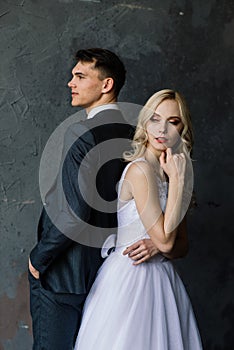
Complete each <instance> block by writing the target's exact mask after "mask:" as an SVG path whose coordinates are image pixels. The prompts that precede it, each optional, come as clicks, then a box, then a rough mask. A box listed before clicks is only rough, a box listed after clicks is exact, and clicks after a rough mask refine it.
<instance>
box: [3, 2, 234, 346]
mask: <svg viewBox="0 0 234 350" xmlns="http://www.w3.org/2000/svg"><path fill="white" fill-rule="evenodd" d="M0 29H1V30H0V36H1V45H0V50H1V56H0V144H1V152H0V185H1V186H0V204H1V212H0V225H1V231H0V233H1V240H0V262H1V264H0V266H1V283H0V349H1V350H2V349H4V350H16V349H17V350H29V349H30V348H31V343H32V337H31V330H30V328H31V324H30V317H29V302H28V283H27V277H26V270H27V258H28V253H29V251H30V249H31V248H32V246H33V245H34V243H35V241H36V226H37V221H38V217H39V213H40V210H41V200H40V194H39V186H38V168H39V162H40V156H41V153H42V151H43V147H44V145H45V143H46V140H47V139H48V137H49V136H50V134H51V133H52V131H53V130H54V129H55V128H56V126H58V125H59V124H60V123H61V122H62V121H63V120H64V119H65V118H67V117H68V116H69V115H71V114H73V113H74V112H75V110H74V109H72V108H71V107H70V94H69V89H68V88H67V87H66V84H67V81H68V80H69V79H70V76H71V74H70V71H71V68H72V65H73V54H74V53H75V52H76V50H77V49H78V48H84V47H95V46H101V47H106V48H108V49H111V50H113V51H115V52H116V53H118V54H119V55H120V56H121V57H122V59H123V61H124V62H125V64H126V67H127V70H128V78H127V83H126V86H125V87H124V89H123V91H122V93H121V96H120V101H128V102H134V103H138V104H144V102H145V101H146V99H147V98H148V97H149V96H150V95H151V94H152V93H153V92H155V91H157V90H159V89H161V88H166V87H169V88H176V89H177V90H179V91H181V92H182V93H183V94H184V95H185V97H186V98H187V101H188V103H189V105H190V108H191V112H192V117H193V124H194V129H195V148H194V155H193V156H194V159H195V162H194V169H195V190H196V196H197V204H198V205H197V207H196V208H194V209H193V210H192V212H191V213H190V215H189V238H190V252H189V254H188V256H187V257H186V258H185V259H183V260H181V261H180V262H178V263H177V266H178V269H179V271H180V273H181V276H182V278H183V280H184V283H185V285H186V287H187V290H188V292H189V295H190V297H191V300H192V303H193V306H194V310H195V313H196V316H197V319H198V323H199V327H200V330H201V335H202V338H203V341H204V348H205V349H206V350H211V349H212V350H228V349H233V348H234V337H233V331H232V329H233V322H234V316H233V315H234V302H233V296H232V295H233V293H232V292H233V259H232V256H233V248H232V244H233V222H232V220H231V219H232V216H231V208H230V204H231V203H232V202H233V192H232V193H231V189H232V188H233V185H232V180H233V154H232V153H231V141H232V138H231V137H232V131H233V96H234V88H233V78H234V77H233V62H234V2H233V1H232V0H223V1H218V0H206V1H201V0H194V1H191V0H188V1H186V0H142V1H139V0H135V1H126V0H114V1H109V0H93V1H92V0H89V1H88V0H86V1H85V0H83V1H79V0H50V1H47V0H40V1H39V0H5V1H3V0H0ZM229 181H230V182H229ZM231 277H232V278H231ZM120 350H121V349H120Z"/></svg>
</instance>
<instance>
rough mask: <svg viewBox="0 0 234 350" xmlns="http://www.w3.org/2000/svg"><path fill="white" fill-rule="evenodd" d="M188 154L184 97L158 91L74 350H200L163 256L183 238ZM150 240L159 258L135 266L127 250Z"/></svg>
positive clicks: (139, 133) (142, 124)
mask: <svg viewBox="0 0 234 350" xmlns="http://www.w3.org/2000/svg"><path fill="white" fill-rule="evenodd" d="M191 148H192V129H191V121H190V115H189V111H188V109H187V107H186V103H185V101H184V99H183V97H182V96H181V95H180V94H179V93H177V92H175V91H173V90H162V91H159V92H157V93H155V94H154V95H153V96H152V97H151V98H150V99H149V100H148V101H147V103H146V105H145V107H144V108H143V109H142V111H141V113H140V115H139V119H138V125H137V128H136V132H135V136H134V140H133V151H132V153H130V154H129V153H126V154H125V159H126V160H127V161H129V163H128V165H127V166H126V168H125V170H124V172H123V174H122V177H121V179H120V183H119V189H118V234H117V242H116V249H115V251H114V252H112V253H111V254H110V255H109V257H108V258H107V259H106V260H105V262H104V264H103V265H102V266H101V268H100V269H99V271H98V274H97V277H96V280H95V282H94V284H93V286H92V288H91V291H90V293H89V295H88V298H87V299H86V302H85V306H84V313H83V318H82V323H81V327H80V330H79V333H78V337H77V340H76V344H75V350H129V349H134V350H200V349H202V344H201V339H200V335H199V331H198V328H197V324H196V320H195V317H194V313H193V310H192V306H191V303H190V300H189V298H188V295H187V293H186V290H185V288H184V285H183V283H182V281H181V279H180V277H179V275H178V274H177V272H176V270H175V268H174V267H173V264H172V262H171V261H170V260H169V259H167V258H166V256H167V254H169V253H170V252H171V251H172V250H173V246H174V244H175V240H176V239H177V238H178V237H179V236H183V235H186V232H185V225H184V222H185V214H186V210H187V208H188V202H189V200H190V196H188V195H187V190H186V189H187V188H188V187H189V186H188V183H189V180H190V179H189V177H191V176H190V175H191V174H190V175H189V176H188V164H189V161H190V158H189V152H190V151H191ZM188 197H189V198H188ZM149 237H150V238H151V240H152V241H153V243H154V244H155V246H156V247H157V248H158V249H159V251H160V254H157V255H155V256H154V257H152V258H151V259H150V260H148V261H147V262H143V263H141V264H138V265H137V266H134V264H132V261H131V259H129V258H128V256H127V254H128V253H130V251H129V249H128V247H129V246H130V245H132V244H133V243H134V242H137V241H138V240H139V239H144V238H149ZM123 253H124V254H123ZM138 255H139V257H138V258H139V259H140V258H141V254H138Z"/></svg>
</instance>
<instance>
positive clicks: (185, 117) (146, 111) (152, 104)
mask: <svg viewBox="0 0 234 350" xmlns="http://www.w3.org/2000/svg"><path fill="white" fill-rule="evenodd" d="M165 100H175V101H177V103H178V106H179V110H180V116H181V121H182V123H183V129H182V132H181V135H180V136H181V141H182V149H180V152H181V151H184V152H186V153H190V152H191V150H192V146H193V131H192V122H191V117H190V112H189V109H188V107H187V104H186V101H185V99H184V97H183V96H182V95H181V94H180V93H179V92H177V91H174V90H170V89H164V90H160V91H158V92H156V93H155V94H154V95H153V96H151V97H150V98H149V99H148V101H147V102H146V104H145V106H144V107H143V108H142V110H141V112H140V114H139V117H138V123H137V127H136V131H135V135H134V137H133V142H132V147H133V150H132V151H130V152H129V151H128V152H124V159H125V160H127V161H132V160H134V159H136V158H140V157H142V156H143V155H144V153H145V150H146V145H147V141H148V134H147V132H146V124H147V122H148V121H149V120H150V118H151V117H152V115H153V113H154V112H155V110H156V108H157V107H158V106H159V105H160V103H162V102H163V101H165Z"/></svg>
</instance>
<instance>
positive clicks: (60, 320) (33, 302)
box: [28, 272, 87, 350]
mask: <svg viewBox="0 0 234 350" xmlns="http://www.w3.org/2000/svg"><path fill="white" fill-rule="evenodd" d="M28 278H29V283H30V311H31V316H32V324H33V338H34V343H33V350H72V349H73V346H74V344H75V340H76V337H77V333H78V330H79V327H80V322H81V315H82V309H83V305H84V302H85V299H86V296H87V294H57V293H53V292H52V291H50V290H46V289H45V288H43V286H42V284H41V281H40V280H39V279H36V278H34V277H33V276H32V274H31V273H30V272H29V275H28Z"/></svg>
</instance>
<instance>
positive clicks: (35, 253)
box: [29, 48, 181, 350]
mask: <svg viewBox="0 0 234 350" xmlns="http://www.w3.org/2000/svg"><path fill="white" fill-rule="evenodd" d="M76 59H77V64H76V65H75V67H74V68H73V70H72V76H73V77H72V80H71V81H70V82H69V83H68V86H69V88H70V89H71V93H72V106H74V107H77V106H81V107H83V108H85V109H86V113H87V120H85V121H84V122H80V123H77V124H75V125H74V130H75V131H74V133H73V136H74V134H75V135H76V133H77V138H76V139H75V141H74V142H73V143H72V145H71V147H70V148H69V150H68V152H67V155H66V157H65V160H64V163H63V165H62V187H63V191H62V192H64V197H63V200H61V201H60V200H58V201H56V198H57V197H56V195H54V193H55V192H56V191H55V190H54V189H52V190H51V191H49V193H48V196H47V199H48V203H49V205H50V207H49V206H48V204H47V206H48V207H45V208H44V209H43V211H42V214H41V218H40V221H39V225H38V243H37V245H36V246H35V248H34V249H33V250H32V252H31V254H30V260H29V270H30V273H29V281H30V307H31V314H32V320H33V334H34V346H33V349H34V350H42V349H44V350H60V349H61V350H70V349H72V347H73V344H74V342H75V339H76V336H77V332H78V329H79V325H80V320H81V313H82V307H83V304H84V301H85V298H86V296H87V293H88V292H89V289H90V287H91V285H92V283H93V281H94V278H95V275H96V273H97V270H98V268H99V267H100V266H101V264H102V262H103V259H102V257H101V254H100V247H101V246H102V243H103V242H104V240H105V238H106V231H109V233H110V234H111V233H115V232H116V227H117V216H116V201H115V200H116V185H117V182H118V180H119V178H120V176H121V173H122V171H123V169H124V167H125V165H126V163H124V162H123V161H121V159H119V158H120V157H121V154H122V152H123V151H124V150H126V142H125V143H124V142H123V143H122V142H116V144H115V146H114V147H113V143H111V145H112V146H111V147H110V142H111V141H114V140H120V139H121V140H122V139H123V140H129V139H130V138H131V137H132V136H133V128H132V127H131V126H130V125H128V124H127V123H126V122H125V121H124V119H123V117H122V114H121V112H120V111H119V110H118V108H117V105H116V102H117V97H118V94H119V91H120V90H121V88H122V86H123V84H124V82H125V68H124V65H123V63H122V62H121V61H120V59H119V58H118V57H117V56H116V55H115V54H114V53H112V52H111V51H109V50H104V49H100V48H97V49H88V50H80V51H78V52H77V55H76ZM69 132H71V133H72V132H73V130H68V133H67V137H69ZM116 149H117V151H118V152H117V153H116V154H118V155H119V156H116V155H115V154H113V155H112V152H113V153H115V151H116ZM111 157H113V158H112V159H111ZM97 170H98V171H97ZM93 174H96V175H97V176H95V177H93ZM77 179H78V180H77ZM95 189H97V191H96V192H97V193H96V192H95ZM86 194H87V200H86V198H84V195H86ZM99 196H100V197H101V199H100V198H99ZM64 198H65V199H64ZM102 199H103V200H104V204H103V205H104V207H103V205H102V207H101V209H99V205H100V204H101V203H102ZM90 201H91V203H90ZM58 203H59V204H58ZM60 203H62V204H61V207H58V208H59V215H58V221H56V220H54V218H53V219H51V217H50V215H48V213H49V208H51V207H52V208H54V206H57V205H58V206H59V205H60ZM64 203H65V204H64ZM96 205H97V208H96V207H95V206H96ZM109 207H111V208H112V210H110V211H109ZM103 208H104V209H103ZM45 209H46V210H45ZM74 217H75V219H74ZM71 222H72V223H71ZM103 232H104V233H103ZM157 252H158V250H157V248H155V247H154V246H153V244H152V242H151V241H150V240H144V241H140V242H137V243H135V244H134V245H133V246H131V247H129V248H128V250H127V251H126V252H125V254H129V256H130V257H131V258H132V259H133V260H135V261H137V263H141V262H143V261H145V260H147V259H148V258H149V257H150V256H152V255H154V254H156V253H157ZM179 253H180V254H181V250H180V252H179ZM176 254H177V255H178V252H176ZM180 254H179V255H180Z"/></svg>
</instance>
